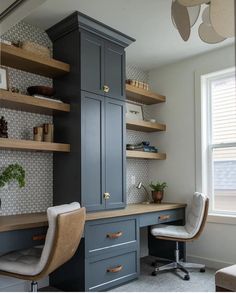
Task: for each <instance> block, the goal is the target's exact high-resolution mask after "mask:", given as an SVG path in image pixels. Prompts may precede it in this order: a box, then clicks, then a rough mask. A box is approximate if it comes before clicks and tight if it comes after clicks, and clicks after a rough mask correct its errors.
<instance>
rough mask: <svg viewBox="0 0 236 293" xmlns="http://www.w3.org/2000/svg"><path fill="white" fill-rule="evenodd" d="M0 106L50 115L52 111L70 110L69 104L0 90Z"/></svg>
mask: <svg viewBox="0 0 236 293" xmlns="http://www.w3.org/2000/svg"><path fill="white" fill-rule="evenodd" d="M0 106H1V107H4V108H9V109H13V110H20V111H25V112H31V113H39V114H46V115H51V114H53V113H54V112H59V111H60V112H70V105H69V104H66V103H60V102H55V101H53V100H52V101H49V100H44V99H40V98H35V97H31V96H27V95H22V94H17V93H12V92H9V91H5V90H0Z"/></svg>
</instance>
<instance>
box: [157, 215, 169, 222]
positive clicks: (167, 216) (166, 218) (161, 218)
mask: <svg viewBox="0 0 236 293" xmlns="http://www.w3.org/2000/svg"><path fill="white" fill-rule="evenodd" d="M168 219H170V215H162V216H159V220H161V221H163V220H168Z"/></svg>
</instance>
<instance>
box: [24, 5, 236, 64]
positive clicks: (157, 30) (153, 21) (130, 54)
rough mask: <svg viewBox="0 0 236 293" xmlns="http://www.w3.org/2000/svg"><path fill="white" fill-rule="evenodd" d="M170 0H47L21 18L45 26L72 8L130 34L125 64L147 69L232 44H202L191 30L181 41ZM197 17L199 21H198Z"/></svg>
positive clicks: (56, 20) (44, 27) (47, 26)
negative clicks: (130, 38) (186, 38)
mask: <svg viewBox="0 0 236 293" xmlns="http://www.w3.org/2000/svg"><path fill="white" fill-rule="evenodd" d="M171 2H172V0H47V1H46V2H45V3H44V4H42V5H41V6H39V7H38V8H36V10H34V11H33V13H31V14H30V15H29V16H27V17H26V18H25V21H26V22H28V23H31V24H33V25H36V26H38V27H41V28H42V29H48V28H49V27H50V26H52V25H53V24H55V23H57V22H58V21H60V20H61V19H63V18H65V17H66V16H67V15H69V14H71V13H72V12H73V11H75V10H79V11H81V12H83V13H85V14H87V15H89V16H91V17H93V18H95V19H97V20H99V21H101V22H104V23H105V24H107V25H109V26H111V27H113V28H115V29H118V30H120V31H121V32H123V33H125V34H127V35H129V36H131V37H134V38H135V39H136V42H135V43H134V44H132V45H131V46H130V47H128V49H127V63H128V64H132V65H135V66H137V67H140V68H142V69H143V70H150V69H153V68H156V67H159V66H162V65H164V64H168V63H173V62H176V61H178V60H181V59H184V58H188V57H191V56H193V55H197V54H201V53H203V52H206V51H209V50H213V49H216V48H219V47H222V46H227V45H230V44H233V43H234V39H232V38H231V39H228V40H225V41H224V42H222V43H220V44H216V45H208V44H206V43H203V42H202V41H201V40H200V38H199V37H198V34H197V28H198V25H195V27H194V28H193V29H192V32H191V36H190V39H189V40H188V42H184V41H183V40H182V39H181V38H180V36H179V33H178V31H177V30H176V29H175V28H174V26H173V25H172V21H171V17H170V11H171ZM200 23H201V20H199V24H200Z"/></svg>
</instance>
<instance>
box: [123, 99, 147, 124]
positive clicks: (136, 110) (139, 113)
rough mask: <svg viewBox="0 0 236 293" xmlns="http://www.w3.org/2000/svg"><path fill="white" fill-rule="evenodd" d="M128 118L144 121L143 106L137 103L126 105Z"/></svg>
mask: <svg viewBox="0 0 236 293" xmlns="http://www.w3.org/2000/svg"><path fill="white" fill-rule="evenodd" d="M126 118H127V119H132V120H143V108H142V105H139V104H135V103H130V102H128V103H126Z"/></svg>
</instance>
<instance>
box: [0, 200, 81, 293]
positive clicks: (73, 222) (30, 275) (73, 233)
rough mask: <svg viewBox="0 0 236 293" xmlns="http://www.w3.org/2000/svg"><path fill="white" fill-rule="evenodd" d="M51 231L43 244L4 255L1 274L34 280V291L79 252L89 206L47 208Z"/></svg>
mask: <svg viewBox="0 0 236 293" xmlns="http://www.w3.org/2000/svg"><path fill="white" fill-rule="evenodd" d="M47 216H48V224H49V227H48V231H47V235H46V240H45V245H44V246H43V247H41V246H40V247H39V246H36V247H32V248H30V249H25V250H19V251H14V252H10V253H8V254H5V255H3V256H1V257H0V274H3V275H8V276H11V277H14V278H19V279H24V280H31V281H32V282H31V291H37V287H38V285H37V281H38V280H40V279H41V278H43V277H45V276H47V275H49V274H50V273H51V272H53V271H54V270H56V269H57V268H58V267H60V266H61V265H63V264H64V263H65V262H67V261H68V260H69V259H70V258H72V256H73V255H74V254H75V252H76V250H77V248H78V246H79V243H80V240H81V237H82V234H83V230H84V223H85V208H80V204H79V203H76V202H74V203H71V204H65V205H61V206H54V207H50V208H48V210H47Z"/></svg>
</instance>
